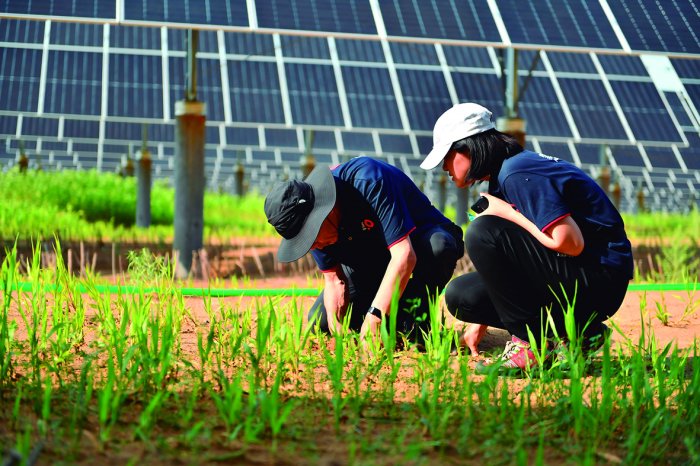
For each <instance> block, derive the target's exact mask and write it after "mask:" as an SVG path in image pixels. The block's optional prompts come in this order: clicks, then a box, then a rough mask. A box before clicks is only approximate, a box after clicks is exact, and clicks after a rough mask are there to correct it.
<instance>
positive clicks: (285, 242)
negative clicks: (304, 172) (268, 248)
mask: <svg viewBox="0 0 700 466" xmlns="http://www.w3.org/2000/svg"><path fill="white" fill-rule="evenodd" d="M304 181H305V182H306V183H309V184H310V185H311V187H312V188H313V190H314V207H313V209H312V210H311V212H310V213H309V215H308V217H306V222H304V225H303V226H302V227H301V230H299V233H297V235H296V236H295V237H294V238H290V239H284V238H282V243H281V244H280V247H279V249H278V250H277V260H278V261H280V262H294V261H295V260H298V259H300V258H301V257H303V256H304V254H306V253H307V252H309V250H310V249H311V246H313V244H314V242H315V241H316V237H318V232H319V231H320V230H321V224H322V223H323V221H324V220H325V219H326V217H328V214H329V213H330V212H331V210H333V206H334V205H335V198H336V193H335V179H334V178H333V174H332V173H331V171H330V169H329V168H328V167H327V166H318V167H316V168H314V169H313V171H312V172H311V173H309V176H307V177H306V178H305V179H304Z"/></svg>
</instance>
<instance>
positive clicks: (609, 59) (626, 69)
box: [597, 54, 687, 76]
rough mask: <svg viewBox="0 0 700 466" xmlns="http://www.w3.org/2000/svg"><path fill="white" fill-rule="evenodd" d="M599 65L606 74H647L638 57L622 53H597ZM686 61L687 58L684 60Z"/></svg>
mask: <svg viewBox="0 0 700 466" xmlns="http://www.w3.org/2000/svg"><path fill="white" fill-rule="evenodd" d="M597 57H598V61H599V62H600V65H601V66H602V67H603V70H604V71H605V72H606V73H607V74H613V75H621V76H649V72H648V71H647V69H646V68H645V67H644V64H643V63H642V60H640V59H639V57H632V56H624V55H602V54H601V55H597ZM686 61H687V60H686Z"/></svg>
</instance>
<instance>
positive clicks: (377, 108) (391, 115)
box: [342, 66, 401, 128]
mask: <svg viewBox="0 0 700 466" xmlns="http://www.w3.org/2000/svg"><path fill="white" fill-rule="evenodd" d="M342 74H343V83H344V85H345V93H346V95H347V101H348V107H349V110H350V119H351V121H352V124H353V126H354V127H356V128H401V117H400V116H399V110H398V107H397V105H396V97H395V95H394V93H393V90H392V85H391V78H390V76H389V70H388V69H386V68H365V67H356V66H343V67H342Z"/></svg>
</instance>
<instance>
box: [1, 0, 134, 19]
mask: <svg viewBox="0 0 700 466" xmlns="http://www.w3.org/2000/svg"><path fill="white" fill-rule="evenodd" d="M127 3H129V2H127ZM0 13H12V14H20V15H39V16H59V17H67V18H72V19H75V18H95V19H105V20H109V19H114V18H115V14H116V0H64V1H60V2H59V1H30V2H18V1H13V0H1V1H0Z"/></svg>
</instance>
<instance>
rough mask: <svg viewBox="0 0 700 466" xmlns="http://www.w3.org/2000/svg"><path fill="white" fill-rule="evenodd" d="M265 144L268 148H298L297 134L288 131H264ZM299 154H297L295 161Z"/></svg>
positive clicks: (293, 131)
mask: <svg viewBox="0 0 700 466" xmlns="http://www.w3.org/2000/svg"><path fill="white" fill-rule="evenodd" d="M265 143H266V144H267V146H268V147H287V148H289V147H293V148H296V149H298V148H299V140H298V139H297V132H296V131H295V130H290V129H267V130H266V131H265ZM298 158H299V153H298V152H297V159H298Z"/></svg>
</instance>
